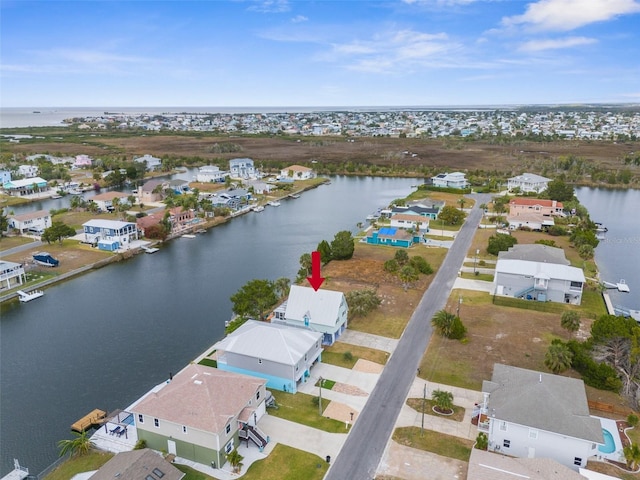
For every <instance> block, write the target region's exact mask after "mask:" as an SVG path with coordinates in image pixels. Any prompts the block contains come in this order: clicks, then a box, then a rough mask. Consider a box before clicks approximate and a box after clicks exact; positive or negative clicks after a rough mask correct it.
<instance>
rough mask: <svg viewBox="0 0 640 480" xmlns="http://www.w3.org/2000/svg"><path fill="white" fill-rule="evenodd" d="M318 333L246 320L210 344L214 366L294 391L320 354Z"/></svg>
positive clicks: (309, 373)
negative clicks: (213, 343)
mask: <svg viewBox="0 0 640 480" xmlns="http://www.w3.org/2000/svg"><path fill="white" fill-rule="evenodd" d="M322 336H323V334H322V333H320V332H315V331H312V330H306V329H302V328H294V327H289V326H286V325H282V324H276V323H265V322H258V321H255V320H248V321H247V322H245V323H244V324H243V325H242V326H241V327H240V328H238V329H237V330H235V331H234V332H232V333H230V334H229V335H227V336H226V337H225V338H224V339H222V340H221V341H219V342H218V343H216V344H215V345H214V348H215V349H217V361H218V368H219V369H221V370H225V371H228V372H235V373H242V374H245V375H251V376H253V377H259V378H264V379H265V380H267V387H268V388H274V389H276V390H281V391H284V392H290V393H296V391H297V390H298V385H299V384H300V383H302V382H306V381H307V379H308V378H309V377H310V376H311V368H312V366H313V365H315V364H316V362H319V361H320V356H321V354H322V345H321V343H322Z"/></svg>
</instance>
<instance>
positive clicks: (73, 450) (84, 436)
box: [58, 430, 93, 457]
mask: <svg viewBox="0 0 640 480" xmlns="http://www.w3.org/2000/svg"><path fill="white" fill-rule="evenodd" d="M73 434H74V435H75V437H74V438H71V439H66V440H60V441H59V442H58V448H59V449H60V456H61V457H63V456H64V455H66V454H71V456H72V457H74V456H82V455H86V454H87V453H89V451H90V450H91V448H92V447H93V442H92V441H91V437H90V436H89V432H88V431H87V430H85V431H84V432H82V433H78V432H73Z"/></svg>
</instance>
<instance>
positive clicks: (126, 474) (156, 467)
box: [89, 448, 186, 480]
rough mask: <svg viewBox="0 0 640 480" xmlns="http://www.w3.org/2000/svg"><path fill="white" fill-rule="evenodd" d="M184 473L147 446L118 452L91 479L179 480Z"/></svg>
mask: <svg viewBox="0 0 640 480" xmlns="http://www.w3.org/2000/svg"><path fill="white" fill-rule="evenodd" d="M185 475H186V474H185V473H183V472H181V471H180V470H178V469H177V468H176V467H174V466H173V465H172V464H171V463H170V462H168V461H167V460H165V459H164V457H163V456H162V455H161V454H160V453H159V452H155V451H153V450H150V449H148V448H143V449H141V450H131V451H128V452H120V453H118V454H117V455H115V456H114V457H112V458H111V459H110V460H109V461H108V462H107V463H105V464H104V465H102V466H101V467H100V469H99V470H97V471H96V472H95V473H94V474H93V475H91V476H90V477H89V478H90V479H91V480H113V479H114V478H117V479H121V480H127V479H131V480H134V479H135V480H138V479H139V480H180V479H181V478H183V477H184V476H185Z"/></svg>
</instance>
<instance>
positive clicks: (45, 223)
mask: <svg viewBox="0 0 640 480" xmlns="http://www.w3.org/2000/svg"><path fill="white" fill-rule="evenodd" d="M7 221H8V223H9V228H14V229H16V230H17V231H18V232H19V233H34V234H36V235H41V234H42V232H44V230H45V228H49V227H50V226H51V214H50V213H49V212H48V211H47V210H37V211H35V212H29V213H23V214H20V215H8V216H7Z"/></svg>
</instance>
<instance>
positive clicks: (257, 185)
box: [250, 181, 273, 195]
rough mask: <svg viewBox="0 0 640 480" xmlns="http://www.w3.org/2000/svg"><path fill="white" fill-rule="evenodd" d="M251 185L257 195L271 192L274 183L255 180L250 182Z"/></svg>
mask: <svg viewBox="0 0 640 480" xmlns="http://www.w3.org/2000/svg"><path fill="white" fill-rule="evenodd" d="M250 187H251V188H253V193H255V194H256V195H268V194H270V193H271V189H272V188H273V185H271V184H270V183H266V182H261V181H254V182H251V183H250Z"/></svg>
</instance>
